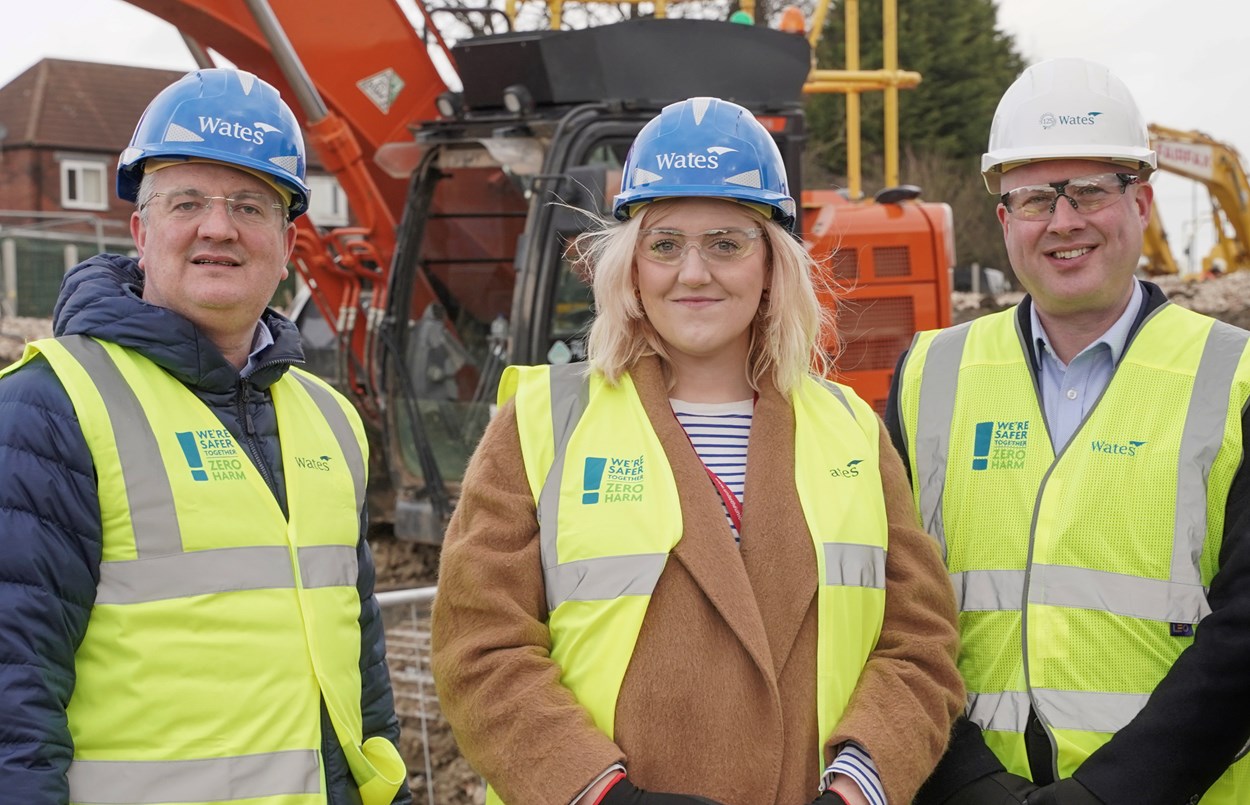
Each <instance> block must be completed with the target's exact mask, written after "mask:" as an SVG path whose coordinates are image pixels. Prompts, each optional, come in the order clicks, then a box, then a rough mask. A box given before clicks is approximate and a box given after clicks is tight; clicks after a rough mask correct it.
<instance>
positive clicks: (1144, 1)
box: [0, 0, 1250, 268]
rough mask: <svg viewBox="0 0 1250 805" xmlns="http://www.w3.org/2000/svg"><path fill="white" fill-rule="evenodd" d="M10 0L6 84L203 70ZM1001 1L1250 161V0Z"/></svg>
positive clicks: (134, 19) (1165, 180) (112, 28)
mask: <svg viewBox="0 0 1250 805" xmlns="http://www.w3.org/2000/svg"><path fill="white" fill-rule="evenodd" d="M899 2H900V4H905V3H906V2H907V0H899ZM0 3H2V4H3V5H4V6H5V9H4V11H3V12H0V20H2V21H3V24H2V25H0V86H3V85H4V84H7V83H8V82H9V81H10V80H12V79H13V78H14V77H16V76H17V75H18V74H19V73H21V72H22V71H23V70H25V69H26V68H28V67H30V66H31V65H33V64H34V63H35V62H37V61H38V60H39V59H41V58H45V57H49V56H51V57H57V58H73V59H83V60H89V61H101V62H110V63H115V64H133V65H139V66H145V67H161V68H166V69H192V68H194V66H195V63H194V61H193V60H192V59H191V57H190V55H188V53H187V50H186V47H185V46H184V45H183V43H182V39H181V38H180V37H179V36H178V34H177V32H176V31H175V30H174V29H173V27H172V26H170V25H168V24H167V23H165V22H163V21H161V20H159V19H157V18H156V17H153V16H151V15H150V14H148V13H147V12H144V11H141V10H139V9H137V8H135V7H134V6H131V5H130V4H128V3H125V2H122V0H34V1H33V2H22V0H0ZM998 7H999V15H998V19H999V28H1000V29H1002V30H1003V31H1005V32H1007V33H1010V34H1011V35H1012V36H1014V37H1015V41H1016V47H1017V50H1018V51H1019V52H1020V53H1021V54H1022V55H1023V56H1024V58H1025V61H1026V63H1033V62H1036V61H1040V60H1042V59H1048V58H1054V57H1060V56H1081V57H1084V58H1088V59H1093V60H1095V61H1100V62H1102V63H1104V64H1106V65H1107V66H1108V67H1110V68H1111V70H1112V71H1113V72H1114V73H1116V74H1117V75H1118V76H1119V77H1120V78H1121V79H1123V81H1124V82H1125V83H1126V84H1127V85H1128V87H1129V89H1130V90H1131V91H1132V92H1133V94H1134V96H1135V97H1136V99H1137V102H1138V105H1139V106H1140V107H1141V110H1142V113H1143V115H1144V116H1145V118H1146V120H1147V122H1151V123H1157V124H1160V125H1164V126H1168V127H1171V128H1176V129H1185V130H1188V129H1197V130H1200V131H1203V132H1205V133H1207V134H1209V135H1210V136H1212V137H1214V138H1215V139H1217V140H1219V141H1221V142H1224V143H1227V144H1229V145H1232V146H1233V147H1235V148H1236V149H1237V150H1238V151H1239V152H1240V153H1241V155H1242V158H1243V164H1245V165H1246V166H1247V168H1250V59H1248V58H1247V51H1248V50H1250V2H1247V1H1246V0H1187V1H1186V2H1184V3H1181V2H1177V0H998ZM862 24H864V25H867V24H869V21H867V20H864V21H862ZM902 67H903V68H904V69H905V68H906V67H907V65H905V64H904V65H902ZM987 136H988V132H987ZM903 137H904V138H906V132H903ZM904 178H905V177H904ZM972 180H976V177H970V181H972ZM1154 184H1155V186H1156V201H1157V203H1158V204H1159V207H1160V211H1161V213H1162V214H1163V219H1164V222H1165V226H1166V229H1167V232H1168V236H1169V238H1170V240H1171V243H1172V250H1173V252H1174V253H1175V254H1176V256H1177V260H1178V261H1179V262H1180V263H1181V264H1182V268H1184V267H1185V263H1186V260H1187V258H1186V257H1185V256H1184V255H1183V249H1184V247H1185V245H1186V244H1187V243H1188V242H1189V241H1190V239H1191V237H1192V238H1193V239H1194V246H1195V249H1194V252H1195V254H1201V253H1203V252H1205V251H1206V249H1207V248H1209V246H1210V243H1211V235H1210V224H1209V223H1208V221H1209V218H1210V209H1211V207H1210V203H1209V201H1208V200H1207V194H1206V190H1205V189H1204V188H1202V187H1201V186H1200V185H1198V184H1196V183H1194V182H1190V181H1188V180H1186V179H1183V178H1181V177H1178V176H1174V175H1171V174H1166V173H1162V172H1161V173H1160V174H1159V175H1157V177H1156V179H1155V181H1154Z"/></svg>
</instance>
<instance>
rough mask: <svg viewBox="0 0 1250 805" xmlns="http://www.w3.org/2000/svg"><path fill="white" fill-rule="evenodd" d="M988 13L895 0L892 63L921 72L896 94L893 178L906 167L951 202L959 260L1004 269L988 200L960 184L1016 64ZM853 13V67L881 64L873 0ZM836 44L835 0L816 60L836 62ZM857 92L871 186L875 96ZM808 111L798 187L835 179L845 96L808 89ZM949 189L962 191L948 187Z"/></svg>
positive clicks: (973, 179)
mask: <svg viewBox="0 0 1250 805" xmlns="http://www.w3.org/2000/svg"><path fill="white" fill-rule="evenodd" d="M996 16H997V11H996V9H995V6H994V2H993V0H898V62H899V67H900V69H904V70H914V71H916V72H919V73H920V74H921V76H922V79H921V82H920V85H919V86H917V87H915V88H913V89H906V90H900V91H899V146H900V151H901V152H902V153H903V155H904V158H903V160H902V163H903V164H902V166H901V169H900V173H901V176H900V180H901V181H903V182H917V179H918V177H916V178H913V177H912V176H909V173H908V168H909V165H910V167H911V168H912V169H913V170H915V171H918V172H920V173H922V174H923V175H924V177H925V178H926V179H927V180H928V181H929V182H930V186H928V187H924V189H925V191H926V192H925V197H926V198H931V199H934V200H939V201H947V202H948V203H951V204H952V206H953V207H955V221H956V236H957V237H956V242H957V252H958V254H959V261H960V263H961V264H966V263H968V262H972V261H977V262H981V263H983V264H990V265H997V266H1003V267H1005V264H1006V254H1005V252H1004V250H1003V247H1002V243H1001V235H999V233H998V227H997V222H996V221H995V220H994V214H993V209H994V204H993V199H992V198H991V197H990V196H989V195H988V194H987V193H985V192H984V188H980V195H979V196H976V195H974V194H972V193H969V192H966V190H965V188H964V187H963V183H965V182H966V183H967V184H968V185H979V184H980V177H979V171H980V156H981V154H982V152H983V151H984V150H985V146H986V141H987V139H988V137H989V131H990V122H991V121H992V120H993V117H994V109H995V107H996V106H997V105H998V100H999V98H1000V97H1002V94H1003V92H1004V91H1005V90H1006V89H1007V87H1008V86H1009V85H1010V84H1011V82H1012V81H1013V80H1015V78H1016V76H1017V75H1019V73H1020V71H1021V70H1022V69H1023V66H1024V62H1023V60H1022V58H1021V57H1020V55H1019V54H1018V53H1017V52H1016V49H1015V43H1014V41H1013V39H1012V38H1011V36H1009V35H1007V34H1004V33H1002V32H1001V31H999V30H997V28H996V27H995V25H996ZM859 18H860V25H859V28H860V32H859V33H860V46H859V50H860V67H861V69H877V68H880V67H882V41H881V27H882V26H881V0H860V2H859ZM845 41H846V40H845V20H844V9H843V4H842V2H841V0H834V3H833V4H832V6H831V8H830V10H829V14H828V17H827V18H826V24H825V28H824V31H823V32H822V34H821V39H820V42H819V43H818V45H817V63H818V64H819V66H820V67H822V68H827V69H841V68H844V67H845V65H846V48H845ZM860 99H861V100H860V110H861V114H860V118H861V121H860V123H861V135H860V138H861V146H860V148H861V153H862V155H863V160H862V165H863V175H864V189H865V190H866V191H867V192H869V193H871V191H872V188H873V187H874V186H877V187H879V186H880V183H881V181H882V172H883V170H882V167H881V165H882V161H883V151H884V141H883V118H882V108H883V95H882V93H880V92H868V93H864V94H861V96H860ZM807 113H808V136H809V137H810V138H811V140H810V142H811V146H812V147H810V148H809V149H808V154H807V158H806V165H805V168H806V171H805V176H806V178H807V182H806V183H807V186H808V187H814V186H817V183H819V182H821V179H822V178H823V179H824V181H825V182H833V183H840V182H841V181H844V178H843V177H845V175H846V167H845V166H846V99H845V96H843V95H821V96H812V97H811V98H810V100H809V101H808V102H807ZM917 183H918V182H917ZM935 184H936V185H940V187H939V186H934V185H935ZM955 189H958V190H960V191H962V192H958V193H954V194H952V193H951V191H952V190H955ZM939 192H940V193H941V194H940V195H939ZM956 198H958V199H959V200H958V201H957V200H956Z"/></svg>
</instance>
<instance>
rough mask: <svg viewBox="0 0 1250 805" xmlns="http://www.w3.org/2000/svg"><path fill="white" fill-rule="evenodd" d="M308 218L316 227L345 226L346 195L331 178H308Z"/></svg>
mask: <svg viewBox="0 0 1250 805" xmlns="http://www.w3.org/2000/svg"><path fill="white" fill-rule="evenodd" d="M308 189H309V191H310V192H309V199H308V217H309V218H311V219H312V220H313V223H315V224H316V225H317V226H347V194H346V193H344V192H343V188H342V187H341V186H340V185H339V183H338V182H337V181H335V179H334V177H333V176H309V177H308Z"/></svg>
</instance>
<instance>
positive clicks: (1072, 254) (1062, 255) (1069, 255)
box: [1050, 246, 1094, 260]
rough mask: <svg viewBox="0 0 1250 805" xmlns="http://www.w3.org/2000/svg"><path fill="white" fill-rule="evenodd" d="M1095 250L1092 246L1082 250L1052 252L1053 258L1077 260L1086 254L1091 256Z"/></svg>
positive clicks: (1084, 247)
mask: <svg viewBox="0 0 1250 805" xmlns="http://www.w3.org/2000/svg"><path fill="white" fill-rule="evenodd" d="M1093 250H1094V248H1093V247H1092V246H1083V247H1082V248H1080V249H1064V250H1063V251H1059V252H1051V253H1050V256H1051V257H1057V258H1058V259H1060V260H1075V259H1076V258H1078V257H1080V256H1081V255H1084V254H1089V253H1090V252H1092V251H1093Z"/></svg>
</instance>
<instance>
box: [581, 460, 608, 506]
mask: <svg viewBox="0 0 1250 805" xmlns="http://www.w3.org/2000/svg"><path fill="white" fill-rule="evenodd" d="M607 466H608V460H607V459H606V458H594V457H590V458H587V459H586V466H585V467H583V468H582V485H583V486H584V487H585V491H584V492H583V493H582V503H584V504H590V503H598V502H599V487H600V486H601V485H602V484H603V470H604V468H605V467H607Z"/></svg>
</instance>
